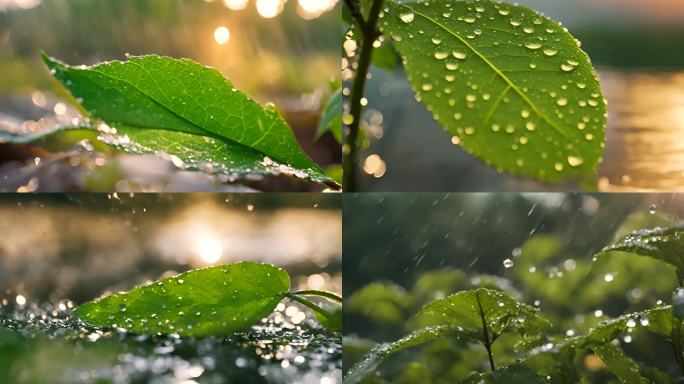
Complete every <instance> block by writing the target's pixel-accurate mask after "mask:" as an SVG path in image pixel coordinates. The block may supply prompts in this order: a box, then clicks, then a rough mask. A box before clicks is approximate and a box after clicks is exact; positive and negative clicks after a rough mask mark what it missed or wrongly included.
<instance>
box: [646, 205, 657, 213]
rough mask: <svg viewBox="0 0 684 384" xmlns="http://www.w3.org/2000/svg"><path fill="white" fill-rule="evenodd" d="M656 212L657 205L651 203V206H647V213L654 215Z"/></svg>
mask: <svg viewBox="0 0 684 384" xmlns="http://www.w3.org/2000/svg"><path fill="white" fill-rule="evenodd" d="M656 212H658V205H657V204H651V206H650V207H649V208H648V213H650V214H651V215H655V213H656Z"/></svg>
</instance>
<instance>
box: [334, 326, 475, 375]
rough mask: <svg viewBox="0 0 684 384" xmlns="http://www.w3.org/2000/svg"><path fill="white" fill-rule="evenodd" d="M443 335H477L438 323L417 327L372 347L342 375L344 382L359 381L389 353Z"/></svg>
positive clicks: (469, 337)
mask: <svg viewBox="0 0 684 384" xmlns="http://www.w3.org/2000/svg"><path fill="white" fill-rule="evenodd" d="M443 337H453V338H457V339H466V340H476V339H477V336H476V335H475V334H473V333H472V332H469V331H465V330H464V329H463V328H461V327H456V326H451V325H439V326H432V327H425V328H422V329H419V330H417V331H415V332H413V333H411V334H410V335H407V336H405V337H403V338H401V339H400V340H397V341H395V342H394V343H390V344H381V345H378V346H376V347H374V348H373V350H371V352H370V353H368V354H367V355H366V356H365V357H364V358H363V360H362V361H361V362H359V363H358V364H356V365H354V366H353V367H352V368H351V369H350V370H349V371H348V372H347V374H346V376H345V377H344V382H345V383H348V384H356V383H359V382H360V381H361V380H362V379H363V378H364V377H366V376H368V375H370V374H371V373H373V372H375V370H376V368H377V366H378V365H379V364H380V363H381V362H382V361H383V360H385V359H386V358H388V357H389V356H390V355H392V354H394V353H396V352H399V351H401V350H404V349H406V348H410V347H414V346H417V345H421V344H424V343H427V342H429V341H432V340H436V339H440V338H443Z"/></svg>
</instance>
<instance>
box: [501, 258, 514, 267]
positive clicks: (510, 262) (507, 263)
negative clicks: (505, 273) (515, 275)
mask: <svg viewBox="0 0 684 384" xmlns="http://www.w3.org/2000/svg"><path fill="white" fill-rule="evenodd" d="M513 264H514V263H513V260H511V259H506V260H504V261H503V266H504V268H511V267H513Z"/></svg>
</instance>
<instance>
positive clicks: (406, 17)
mask: <svg viewBox="0 0 684 384" xmlns="http://www.w3.org/2000/svg"><path fill="white" fill-rule="evenodd" d="M415 16H416V15H414V14H413V12H407V13H402V14H400V15H399V18H400V19H401V21H403V22H404V23H406V24H408V23H410V22H412V21H413V19H414V18H415Z"/></svg>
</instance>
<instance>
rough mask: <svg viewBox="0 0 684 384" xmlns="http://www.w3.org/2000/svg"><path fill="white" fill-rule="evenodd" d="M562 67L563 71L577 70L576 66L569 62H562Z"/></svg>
mask: <svg viewBox="0 0 684 384" xmlns="http://www.w3.org/2000/svg"><path fill="white" fill-rule="evenodd" d="M560 67H561V70H562V71H563V72H572V71H574V70H575V67H574V66H572V65H570V64H567V63H563V64H561V66H560Z"/></svg>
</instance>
